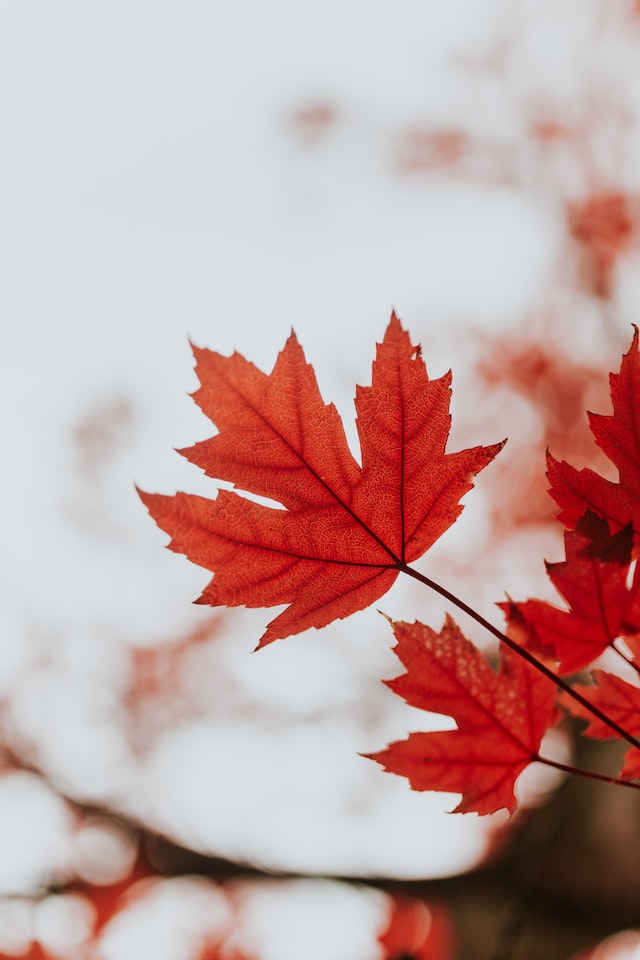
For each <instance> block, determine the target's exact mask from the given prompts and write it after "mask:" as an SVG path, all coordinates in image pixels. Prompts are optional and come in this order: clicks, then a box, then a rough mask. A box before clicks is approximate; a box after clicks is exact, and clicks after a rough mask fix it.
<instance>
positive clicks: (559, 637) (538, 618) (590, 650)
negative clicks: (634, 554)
mask: <svg viewBox="0 0 640 960" xmlns="http://www.w3.org/2000/svg"><path fill="white" fill-rule="evenodd" d="M564 539H565V549H566V556H567V559H566V561H563V562H562V563H547V564H546V567H547V573H548V574H549V579H550V580H551V582H552V583H553V585H554V586H555V587H556V589H557V590H558V592H559V593H560V594H561V595H562V596H563V597H564V599H565V600H566V601H567V603H568V604H569V607H570V609H569V610H560V609H559V608H558V607H555V606H553V605H552V604H550V603H546V602H545V601H543V600H527V601H526V602H524V603H516V604H512V605H509V604H500V606H501V607H502V608H503V609H506V610H507V611H508V614H509V616H510V619H512V615H513V609H512V608H513V607H515V608H516V609H517V611H518V613H519V614H520V615H521V616H522V618H523V619H524V621H525V622H526V624H527V625H528V626H529V627H532V628H533V629H534V631H535V635H536V637H537V639H538V640H539V642H540V644H541V645H542V647H547V648H551V650H552V651H553V652H554V656H555V659H556V660H557V661H558V663H559V669H560V672H561V673H575V672H577V671H578V670H582V669H583V667H586V666H587V665H588V664H589V663H591V662H592V661H593V660H595V659H596V657H598V656H600V654H601V653H602V652H603V651H604V650H605V649H606V648H607V647H610V646H613V641H614V640H615V639H616V638H617V637H620V636H624V635H625V634H626V633H629V634H633V635H635V634H637V633H638V632H639V631H640V575H639V574H638V571H637V569H636V572H635V574H634V578H633V582H632V584H631V586H630V587H627V578H628V576H629V568H630V565H631V542H632V531H631V528H630V527H626V528H625V529H624V530H621V531H620V532H619V533H616V534H611V533H610V532H609V527H608V524H607V521H606V520H603V519H601V518H599V517H596V516H595V514H593V513H591V512H590V511H587V513H586V514H585V515H584V517H582V518H581V519H580V520H579V521H578V523H577V524H576V529H575V530H574V531H566V532H565V536H564ZM525 645H526V646H528V647H529V649H531V643H527V644H525Z"/></svg>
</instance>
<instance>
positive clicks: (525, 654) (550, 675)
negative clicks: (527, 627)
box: [398, 563, 640, 783]
mask: <svg viewBox="0 0 640 960" xmlns="http://www.w3.org/2000/svg"><path fill="white" fill-rule="evenodd" d="M398 569H399V570H400V572H401V573H406V574H407V575H408V576H410V577H413V579H414V580H418V581H419V582H420V583H423V584H424V585H425V586H426V587H430V589H431V590H434V591H435V592H436V593H439V594H440V596H442V597H444V598H445V599H446V600H449V602H450V603H453V604H455V606H456V607H458V609H459V610H462V611H463V612H464V613H466V614H467V616H469V617H471V618H472V619H473V620H475V621H476V623H479V624H480V626H481V627H484V629H485V630H487V631H488V632H489V633H491V634H492V635H493V636H494V637H496V638H497V639H498V640H500V641H501V642H502V643H504V644H506V646H507V647H509V649H511V650H513V652H514V653H517V654H518V656H520V657H522V658H523V659H524V660H526V661H527V663H529V664H530V665H531V666H532V667H533V668H534V669H535V670H538V672H539V673H542V674H543V675H544V676H545V677H547V679H548V680H551V682H552V683H554V684H556V686H558V687H560V689H561V690H563V691H564V692H565V693H566V694H567V695H568V696H570V697H572V699H573V700H575V701H576V702H577V703H579V704H581V705H582V706H583V707H584V708H585V709H586V710H588V711H589V713H591V714H593V716H594V717H597V718H598V719H599V720H601V721H602V723H605V724H606V725H607V726H608V727H609V728H610V729H611V730H613V731H614V732H615V733H617V734H618V736H619V737H621V738H622V739H623V740H626V741H627V742H628V743H630V744H631V746H632V747H636V749H638V750H640V740H637V739H636V738H635V737H634V736H632V735H631V734H630V733H629V732H628V731H627V730H625V729H624V728H623V727H621V726H620V725H619V724H617V723H616V722H615V720H612V719H611V717H608V716H607V714H606V713H604V712H603V711H602V710H600V708H599V707H597V706H595V704H593V703H591V702H590V701H589V700H588V699H587V698H586V697H583V696H582V694H581V693H579V692H578V691H577V690H574V688H573V687H572V686H571V685H570V684H569V683H567V681H566V680H564V679H563V677H560V676H558V674H557V673H555V672H554V671H553V670H552V669H551V668H550V667H547V666H546V664H544V663H542V662H541V661H540V660H538V659H537V657H535V656H534V655H533V654H532V653H531V652H530V651H529V650H525V648H524V647H521V646H520V645H519V644H517V643H516V642H515V640H512V639H511V638H510V637H508V636H507V635H506V633H503V632H502V630H499V629H498V627H496V626H494V625H493V624H492V623H491V622H490V621H489V620H487V619H485V617H483V616H482V614H481V613H478V611H477V610H474V609H473V607H470V606H469V604H468V603H465V602H464V600H461V599H460V597H457V596H456V595H455V593H451V591H450V590H447V589H446V587H443V586H441V585H440V584H439V583H436V581H435V580H431V579H430V578H429V577H426V576H425V575H424V574H423V573H420V572H419V571H418V570H415V569H414V568H413V567H410V566H409V565H408V564H406V563H401V564H398ZM541 762H545V763H551V764H552V765H556V764H555V763H554V762H553V761H541ZM570 769H571V770H572V772H578V771H573V768H570ZM581 772H585V773H586V771H581ZM588 776H596V778H597V779H605V780H609V781H611V778H610V777H604V776H603V777H601V776H600V775H595V774H588ZM611 782H613V781H611ZM620 782H621V783H628V781H626V780H624V781H620Z"/></svg>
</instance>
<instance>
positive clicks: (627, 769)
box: [560, 670, 640, 780]
mask: <svg viewBox="0 0 640 960" xmlns="http://www.w3.org/2000/svg"><path fill="white" fill-rule="evenodd" d="M592 676H593V680H594V683H595V686H593V687H592V686H588V685H587V684H575V685H574V687H573V689H574V690H576V691H577V692H578V693H580V694H582V696H583V697H585V698H586V699H587V700H588V701H589V702H590V703H592V704H594V706H596V707H598V708H599V709H600V710H602V711H603V712H604V713H606V715H607V716H608V717H610V718H611V719H612V720H614V721H615V722H616V723H617V724H619V725H620V726H621V727H622V728H623V729H624V730H626V731H627V732H628V733H630V734H631V735H632V736H634V737H640V687H637V686H633V685H632V684H630V683H627V681H626V680H623V679H622V677H618V676H616V675H615V674H613V673H608V672H607V671H606V670H593V671H592ZM560 702H561V704H562V706H563V707H565V709H566V710H567V711H568V712H569V713H571V714H572V715H573V716H574V717H581V718H582V719H584V720H588V721H589V724H588V726H587V727H586V729H585V730H584V731H583V734H584V736H587V737H593V738H594V739H597V740H609V739H612V738H613V739H618V738H619V734H618V733H616V731H615V730H612V729H611V727H610V726H609V725H608V724H606V723H603V722H602V720H600V719H599V718H598V717H594V716H593V714H592V713H591V712H590V711H589V710H587V708H586V707H585V706H583V705H582V704H580V703H577V702H576V701H575V700H573V699H572V698H571V697H568V696H567V695H566V694H561V696H560ZM619 776H620V777H621V778H622V779H623V780H638V779H640V750H638V748H637V747H631V748H630V749H629V750H627V752H626V754H625V758H624V764H623V767H622V770H621V771H620V774H619Z"/></svg>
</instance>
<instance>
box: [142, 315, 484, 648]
mask: <svg viewBox="0 0 640 960" xmlns="http://www.w3.org/2000/svg"><path fill="white" fill-rule="evenodd" d="M194 353H195V356H196V361H197V366H196V373H197V375H198V378H199V380H200V384H201V386H200V388H199V389H198V390H197V391H196V393H195V394H194V399H195V400H196V402H197V403H198V405H199V406H200V408H201V409H202V411H203V412H204V413H205V414H206V415H207V416H208V417H209V418H210V419H211V420H212V421H213V423H214V424H215V425H216V426H217V428H218V430H219V432H218V434H217V435H216V436H214V437H212V438H211V439H209V440H205V441H203V442H201V443H197V444H195V446H193V447H190V448H188V449H187V450H182V451H180V452H181V453H182V454H183V455H184V456H185V457H186V458H187V459H188V460H190V461H191V462H192V463H195V464H197V465H198V466H199V467H201V468H202V469H203V470H204V471H205V473H206V474H207V475H208V476H210V477H215V478H217V479H220V480H225V481H230V482H231V483H233V484H234V485H235V486H236V487H239V488H241V489H242V490H246V491H248V492H251V493H253V494H257V495H259V496H262V497H267V498H269V499H271V500H274V501H277V502H278V503H280V504H281V505H282V507H284V508H285V509H279V508H274V507H270V506H266V505H264V504H260V503H255V502H254V501H252V500H249V499H247V498H246V497H243V496H240V495H238V494H237V493H235V492H232V491H228V490H222V491H220V492H219V493H218V495H217V497H216V499H215V500H209V499H207V498H205V497H198V496H191V495H188V494H184V493H178V494H176V495H175V496H162V495H159V494H148V493H142V492H141V493H140V496H141V498H142V500H143V502H144V503H145V504H146V506H147V507H148V509H149V512H150V514H151V516H152V517H153V518H154V520H155V521H156V523H157V524H158V526H159V527H161V528H162V530H164V531H165V532H166V533H168V534H169V535H170V536H171V542H170V544H169V547H170V548H171V549H172V550H174V551H176V552H178V553H183V554H185V555H186V556H187V557H188V558H189V559H190V560H192V561H193V562H194V563H197V564H199V565H200V566H202V567H205V568H206V569H208V570H210V571H212V572H213V573H214V577H213V579H212V580H211V582H210V583H209V584H208V586H207V587H205V589H204V591H203V593H202V596H201V597H200V598H199V600H198V601H197V602H199V603H205V604H210V605H212V606H217V605H221V604H224V605H227V606H238V605H244V606H247V607H267V606H275V605H276V604H288V607H287V609H286V610H284V611H283V612H282V613H281V614H280V615H279V616H278V617H276V619H275V620H273V621H272V622H271V624H270V625H269V627H268V629H267V630H266V632H265V634H264V635H263V637H262V639H261V641H260V646H264V645H265V644H267V643H270V642H271V641H273V640H276V639H278V638H279V637H286V636H289V635H291V634H295V633H299V632H301V631H302V630H305V629H307V628H308V627H322V626H325V625H326V624H328V623H330V622H331V621H333V620H335V619H337V618H341V617H347V616H349V615H350V614H352V613H355V612H356V611H357V610H362V609H363V608H364V607H367V606H369V605H370V604H371V603H373V602H374V601H375V600H377V599H378V597H380V596H382V594H383V593H386V591H387V590H388V589H389V588H390V587H391V585H392V584H393V582H394V580H395V579H396V577H397V575H398V573H399V572H400V571H401V570H406V569H407V564H408V563H410V562H412V561H413V560H416V559H417V558H418V557H420V556H422V554H423V553H424V552H425V551H426V550H428V549H429V547H430V546H431V545H432V544H433V543H434V542H435V541H436V540H437V539H438V537H440V536H441V535H442V534H443V533H444V532H445V530H447V529H448V528H449V527H450V526H451V524H452V523H454V521H455V520H456V518H457V517H458V516H459V514H460V511H461V510H462V506H461V505H460V502H459V501H460V498H461V497H462V496H463V495H464V494H465V493H467V492H468V491H469V490H470V489H471V487H472V485H473V483H472V478H473V477H474V476H475V474H477V473H478V472H479V471H480V470H482V469H483V467H485V466H486V465H487V464H488V463H489V462H490V461H491V460H492V459H493V458H494V457H495V456H496V454H497V453H498V451H499V450H500V449H501V447H502V445H503V444H501V443H498V444H494V445H493V446H489V447H473V448H470V449H466V450H462V451H460V452H458V453H445V444H446V441H447V437H448V434H449V429H450V415H449V401H450V382H451V375H450V373H449V374H446V375H445V376H444V377H441V378H439V379H437V380H430V379H429V377H428V375H427V370H426V367H425V364H424V362H423V360H422V359H421V357H420V356H419V351H416V349H414V347H413V346H412V344H411V341H410V339H409V335H408V333H407V332H406V331H405V330H403V328H402V326H401V325H400V321H399V320H398V318H397V317H396V315H395V313H393V314H392V316H391V320H390V322H389V325H388V327H387V330H386V333H385V336H384V340H383V342H382V343H381V344H379V345H378V351H377V356H376V359H375V361H374V363H373V367H372V385H371V386H370V387H357V390H356V410H357V415H358V416H357V428H358V436H359V440H360V448H361V453H362V466H360V465H359V464H358V463H357V462H356V460H355V459H354V457H353V455H352V453H351V451H350V450H349V447H348V445H347V441H346V436H345V433H344V428H343V425H342V422H341V420H340V418H339V416H338V413H337V410H336V408H335V407H334V406H333V404H328V405H326V404H325V403H324V401H323V400H322V397H321V395H320V391H319V389H318V384H317V381H316V377H315V373H314V371H313V368H312V367H311V366H310V365H309V364H307V363H306V361H305V357H304V354H303V352H302V348H301V347H300V345H299V343H298V341H297V339H296V336H295V334H294V333H293V332H292V334H291V336H290V337H289V339H288V341H287V343H286V345H285V347H284V349H283V350H282V352H281V353H280V354H279V356H278V359H277V361H276V364H275V367H274V369H273V371H272V372H271V374H269V375H267V374H265V373H263V372H262V371H260V370H258V369H257V367H255V366H254V365H253V364H252V363H249V362H248V361H247V360H245V359H244V357H242V356H241V355H240V354H238V353H234V354H233V355H232V356H231V357H223V356H220V354H217V353H213V352H211V351H209V350H203V349H199V348H194Z"/></svg>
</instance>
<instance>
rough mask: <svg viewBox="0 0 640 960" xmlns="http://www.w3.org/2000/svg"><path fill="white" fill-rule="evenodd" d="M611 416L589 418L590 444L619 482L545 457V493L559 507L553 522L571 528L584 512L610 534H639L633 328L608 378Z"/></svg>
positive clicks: (639, 433) (638, 373) (639, 383)
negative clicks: (595, 446) (593, 443)
mask: <svg viewBox="0 0 640 960" xmlns="http://www.w3.org/2000/svg"><path fill="white" fill-rule="evenodd" d="M609 382H610V385H611V399H612V402H613V414H612V415H610V416H603V415H602V414H595V413H589V425H590V427H591V432H592V433H593V435H594V437H595V440H596V443H597V444H598V446H599V447H600V449H601V450H602V451H603V452H604V453H605V454H606V455H607V457H608V458H609V460H611V462H612V463H613V464H614V465H615V466H616V467H617V469H618V473H619V478H620V479H619V482H618V483H615V482H613V481H611V480H606V479H605V478H604V477H601V476H600V474H598V473H596V472H595V471H594V470H590V469H588V468H584V469H582V470H577V469H576V468H575V467H572V466H571V465H570V464H568V463H566V462H565V461H564V460H556V459H555V458H554V457H552V456H551V455H550V454H549V455H548V457H547V476H548V478H549V481H550V483H551V488H550V491H549V492H550V493H551V496H552V497H553V499H554V500H555V501H556V503H557V504H558V506H559V507H560V508H561V511H562V512H561V513H560V514H559V519H560V520H562V522H563V523H564V524H565V525H566V526H568V527H575V525H576V523H577V521H578V520H579V519H580V517H582V515H583V514H584V513H585V511H586V510H592V511H593V512H594V513H596V514H598V516H600V517H605V518H606V520H607V521H608V523H609V528H610V530H611V532H612V533H616V532H618V531H619V530H622V529H623V528H624V527H626V526H627V525H628V524H629V523H631V524H632V525H633V529H634V531H636V532H637V531H640V418H639V414H638V411H640V357H639V354H638V328H637V327H635V332H634V335H633V340H632V342H631V346H630V347H629V350H628V352H627V353H625V354H624V356H623V358H622V363H621V365H620V372H619V373H618V374H615V373H612V374H610V375H609Z"/></svg>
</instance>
